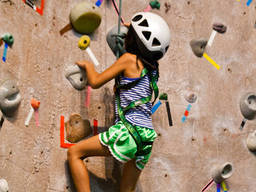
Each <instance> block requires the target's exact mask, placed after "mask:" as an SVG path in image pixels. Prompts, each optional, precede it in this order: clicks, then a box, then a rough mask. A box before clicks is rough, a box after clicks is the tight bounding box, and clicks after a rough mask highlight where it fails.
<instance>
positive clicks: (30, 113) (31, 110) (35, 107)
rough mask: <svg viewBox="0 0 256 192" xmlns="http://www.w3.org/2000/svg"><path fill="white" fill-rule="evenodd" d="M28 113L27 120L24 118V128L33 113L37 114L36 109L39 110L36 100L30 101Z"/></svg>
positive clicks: (38, 102) (38, 103)
mask: <svg viewBox="0 0 256 192" xmlns="http://www.w3.org/2000/svg"><path fill="white" fill-rule="evenodd" d="M30 105H31V106H30V111H29V114H28V116H27V118H26V120H25V125H26V126H28V125H29V122H30V120H31V118H32V115H33V113H34V112H38V111H37V110H38V108H39V106H40V101H37V100H36V99H34V98H32V99H31V100H30ZM36 120H37V122H36V124H37V126H38V119H36Z"/></svg>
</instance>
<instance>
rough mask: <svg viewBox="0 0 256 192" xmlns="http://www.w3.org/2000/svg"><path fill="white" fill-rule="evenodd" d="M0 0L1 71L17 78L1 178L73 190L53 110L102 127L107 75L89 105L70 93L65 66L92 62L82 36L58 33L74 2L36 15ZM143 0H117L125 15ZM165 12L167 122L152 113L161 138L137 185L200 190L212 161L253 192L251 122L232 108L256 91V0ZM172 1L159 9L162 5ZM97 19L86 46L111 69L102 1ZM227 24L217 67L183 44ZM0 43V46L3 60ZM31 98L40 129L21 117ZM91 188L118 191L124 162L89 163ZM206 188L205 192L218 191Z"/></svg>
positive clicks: (110, 16) (110, 20) (109, 114)
mask: <svg viewBox="0 0 256 192" xmlns="http://www.w3.org/2000/svg"><path fill="white" fill-rule="evenodd" d="M11 2H13V4H10V3H9V2H8V1H7V2H6V1H4V0H0V26H1V27H0V34H3V33H4V32H10V33H12V34H13V36H14V38H15V42H14V45H13V47H12V48H11V49H8V52H7V62H6V63H3V62H1V64H0V70H2V69H3V68H5V69H8V70H9V71H10V72H11V73H12V74H13V76H14V77H15V78H16V79H17V81H18V85H19V88H20V92H21V95H22V102H21V105H20V107H19V110H18V113H17V114H16V116H15V117H14V118H11V119H7V120H6V121H5V122H4V124H3V127H2V128H1V129H0V178H5V179H6V180H7V181H8V183H9V187H10V191H11V192H20V191H25V192H44V191H46V192H54V191H59V192H64V191H75V190H73V186H72V181H71V179H70V174H69V171H68V168H67V164H66V159H67V158H66V151H67V150H66V149H63V148H60V136H59V135H60V123H59V122H60V115H64V116H65V120H67V118H68V117H69V115H70V114H71V113H74V112H76V113H80V114H81V115H82V117H83V118H85V119H88V120H90V122H91V123H93V119H97V120H98V122H99V127H100V128H99V130H100V131H103V130H106V129H107V128H108V127H109V126H110V125H111V124H112V122H113V106H112V104H111V103H112V100H113V92H112V86H113V81H111V82H110V83H108V84H107V85H105V86H104V87H102V88H100V89H97V90H93V91H92V95H91V103H90V106H89V108H86V107H85V106H84V101H85V97H86V92H85V90H84V91H81V92H79V91H77V90H75V89H74V88H72V86H71V85H70V83H69V82H68V81H67V79H66V78H65V68H66V67H67V66H70V65H73V64H74V63H75V61H77V60H83V59H87V60H89V57H88V55H87V54H86V52H84V51H81V50H80V49H79V48H78V47H77V42H78V40H79V35H78V34H76V33H74V32H73V31H69V32H67V33H66V34H65V35H63V36H60V34H59V30H60V29H61V28H62V27H64V26H65V25H66V24H67V23H68V22H69V17H68V16H69V12H70V9H71V7H73V6H74V5H75V4H76V3H78V2H81V0H59V1H56V0H46V2H45V9H44V15H43V16H40V15H39V14H38V13H36V12H35V11H33V10H32V9H31V8H30V7H29V6H27V5H25V4H24V3H23V2H22V1H21V0H11ZM148 2H149V1H146V0H136V1H135V0H123V17H124V19H125V20H126V21H129V19H130V18H131V16H132V15H133V14H134V13H136V12H138V11H142V10H143V9H144V8H146V7H147V5H148ZM160 2H161V9H160V10H154V11H153V12H156V13H158V14H160V15H161V16H163V17H164V18H165V19H166V21H167V22H168V24H169V26H170V29H171V45H170V48H169V50H168V53H167V55H166V56H165V57H164V58H163V59H162V60H161V61H160V81H159V88H160V91H161V92H166V93H168V95H169V101H170V106H171V113H172V118H173V123H174V126H172V127H169V125H168V118H167V115H166V109H165V106H164V105H162V106H161V107H160V108H159V109H158V111H157V112H156V113H155V114H154V115H153V123H154V127H155V130H156V132H157V133H158V135H159V137H158V138H157V139H156V142H155V144H154V148H153V154H152V157H151V159H150V161H149V163H148V165H147V167H146V168H145V169H144V171H143V173H142V175H141V177H140V180H139V182H138V187H137V191H138V192H144V191H152V192H156V191H168V192H198V191H201V189H202V188H203V187H204V186H205V185H206V184H207V183H208V181H209V180H210V179H211V169H212V167H213V166H214V165H216V164H218V163H224V162H226V161H229V162H231V163H233V166H234V173H233V176H232V177H231V178H230V179H229V180H228V181H227V184H228V186H229V189H230V190H229V191H233V192H242V191H247V192H255V191H256V182H255V181H256V156H255V155H254V154H253V153H251V152H249V151H248V149H247V147H246V138H247V135H248V133H250V132H252V131H253V130H255V128H256V126H255V121H247V123H246V125H245V127H244V129H243V131H241V130H239V126H240V124H241V121H242V119H243V116H242V115H241V113H240V109H239V100H240V98H241V96H242V95H243V94H244V93H246V92H248V91H256V78H255V74H256V64H255V60H256V56H255V53H256V46H255V45H256V29H255V28H254V24H255V20H256V14H255V12H256V7H255V5H256V2H252V3H251V5H250V6H246V2H245V1H240V2H238V1H236V0H226V1H222V0H215V1H213V0H190V1H189V0H179V1H174V0H168V1H167V0H166V1H165V0H160ZM165 2H168V3H170V5H171V7H170V10H169V11H168V12H167V13H166V12H165V6H164V3H165ZM101 11H102V23H101V25H100V27H99V28H98V29H97V31H96V32H95V33H94V34H93V35H92V36H91V38H92V42H91V45H90V46H91V49H92V51H93V52H94V53H95V55H96V57H97V59H98V60H99V61H100V66H99V67H98V68H97V70H98V71H103V70H104V69H106V68H107V67H108V66H110V65H111V64H112V63H113V62H114V61H115V57H114V55H113V54H112V52H111V50H110V48H109V47H108V46H107V43H106V40H105V38H106V33H107V31H108V30H109V29H110V28H111V27H112V26H113V25H114V24H116V23H117V16H116V13H115V12H114V9H113V7H112V5H111V3H110V2H109V1H107V0H106V1H105V2H104V3H103V5H102V6H101ZM214 22H221V23H224V24H225V25H227V27H228V28H227V32H226V33H225V34H222V35H221V34H217V36H216V38H215V40H214V42H213V45H212V47H211V48H209V49H208V50H207V53H208V55H209V56H210V57H211V58H213V59H214V60H215V61H216V63H218V64H219V65H220V66H221V68H220V70H217V69H216V68H214V67H213V66H212V65H211V64H210V63H209V62H208V61H207V60H206V59H204V58H197V57H196V56H195V55H194V54H193V52H192V51H191V48H190V45H189V42H190V40H192V39H195V38H209V36H210V34H211V31H212V24H213V23H214ZM2 52H3V46H1V47H0V53H1V54H0V55H1V56H2ZM189 92H193V93H195V94H196V95H197V98H198V99H197V101H196V103H194V104H192V108H191V111H190V114H189V116H188V119H187V120H186V121H185V123H182V122H181V118H182V116H183V114H184V111H185V109H186V107H187V105H188V102H187V101H186V100H185V95H186V94H187V93H189ZM31 97H35V98H37V99H38V100H40V101H41V106H40V110H39V123H40V124H39V126H38V127H37V126H36V124H35V120H34V119H32V120H31V123H30V126H29V127H25V125H24V121H25V118H26V116H27V114H28V112H29V109H30V108H29V102H30V99H31ZM87 164H88V169H89V170H90V172H91V184H92V191H95V192H96V191H97V192H101V191H102V192H103V191H104V192H105V191H109V192H112V191H117V190H118V186H119V181H120V175H121V167H122V166H121V164H120V163H118V162H117V161H115V160H114V159H113V158H111V157H109V158H103V157H93V158H89V159H87ZM215 190H216V189H215V186H213V187H212V188H211V189H209V190H208V191H209V192H211V191H215Z"/></svg>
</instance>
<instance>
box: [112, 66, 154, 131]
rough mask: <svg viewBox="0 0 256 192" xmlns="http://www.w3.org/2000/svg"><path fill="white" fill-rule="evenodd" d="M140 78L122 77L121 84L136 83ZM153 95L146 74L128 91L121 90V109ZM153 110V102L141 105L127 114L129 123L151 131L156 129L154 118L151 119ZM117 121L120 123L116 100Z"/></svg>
mask: <svg viewBox="0 0 256 192" xmlns="http://www.w3.org/2000/svg"><path fill="white" fill-rule="evenodd" d="M155 74H156V72H155V71H154V73H153V75H155ZM137 79H139V78H127V77H121V79H120V84H121V85H123V84H128V83H130V82H132V81H135V80H137ZM151 94H152V89H151V87H150V79H149V76H148V74H146V75H145V76H144V77H142V79H141V80H140V81H139V82H138V83H137V84H136V85H135V86H134V87H132V88H131V89H128V90H122V89H121V90H120V103H121V107H122V108H125V107H126V106H128V105H129V104H130V103H131V102H133V101H137V100H139V99H141V98H144V97H147V96H149V95H151ZM151 109H152V104H151V102H148V103H146V104H142V105H139V106H137V107H135V108H132V109H130V110H128V111H127V112H126V113H125V118H126V120H127V121H129V123H131V124H132V125H137V126H141V127H146V128H149V129H154V128H153V125H152V118H151V115H152V113H151ZM115 117H116V118H115V119H116V122H118V121H120V118H119V115H118V111H117V101H116V100H115Z"/></svg>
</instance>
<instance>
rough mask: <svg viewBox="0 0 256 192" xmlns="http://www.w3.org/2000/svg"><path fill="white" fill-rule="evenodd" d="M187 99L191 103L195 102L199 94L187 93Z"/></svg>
mask: <svg viewBox="0 0 256 192" xmlns="http://www.w3.org/2000/svg"><path fill="white" fill-rule="evenodd" d="M185 99H186V100H187V102H189V103H195V102H196V100H197V96H196V94H195V93H188V94H187V95H185Z"/></svg>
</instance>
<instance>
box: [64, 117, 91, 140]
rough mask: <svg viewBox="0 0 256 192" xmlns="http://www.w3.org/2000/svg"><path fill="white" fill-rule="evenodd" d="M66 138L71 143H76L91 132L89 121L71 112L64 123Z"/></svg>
mask: <svg viewBox="0 0 256 192" xmlns="http://www.w3.org/2000/svg"><path fill="white" fill-rule="evenodd" d="M65 127H66V132H67V136H66V139H67V140H68V141H69V142H71V143H76V142H78V141H80V140H82V139H84V138H85V137H87V136H89V135H90V134H91V133H92V129H91V127H90V122H89V121H88V120H84V119H82V117H81V116H80V115H79V114H72V115H71V116H70V117H69V120H68V122H66V123H65Z"/></svg>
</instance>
